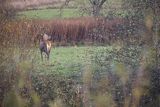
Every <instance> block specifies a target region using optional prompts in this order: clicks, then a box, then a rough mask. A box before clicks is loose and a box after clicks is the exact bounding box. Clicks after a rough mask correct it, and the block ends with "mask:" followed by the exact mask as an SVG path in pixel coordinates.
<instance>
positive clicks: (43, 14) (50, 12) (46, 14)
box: [17, 8, 82, 19]
mask: <svg viewBox="0 0 160 107" xmlns="http://www.w3.org/2000/svg"><path fill="white" fill-rule="evenodd" d="M17 15H18V17H20V18H21V17H22V18H23V17H25V18H29V19H30V18H31V19H53V18H73V17H80V16H82V15H81V14H80V13H79V11H78V9H75V8H65V9H62V10H60V9H39V10H26V11H21V12H18V14H17Z"/></svg>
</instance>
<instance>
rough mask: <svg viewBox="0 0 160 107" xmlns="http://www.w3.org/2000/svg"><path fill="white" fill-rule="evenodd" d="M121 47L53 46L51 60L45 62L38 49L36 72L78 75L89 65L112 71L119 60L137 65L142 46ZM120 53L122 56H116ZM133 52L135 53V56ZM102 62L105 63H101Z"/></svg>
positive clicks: (94, 70) (95, 69)
mask: <svg viewBox="0 0 160 107" xmlns="http://www.w3.org/2000/svg"><path fill="white" fill-rule="evenodd" d="M120 48H122V47H120V46H106V47H104V46H98V47H96V46H82V47H56V48H52V51H51V55H50V60H49V61H47V59H46V58H45V59H44V61H43V62H42V60H41V57H40V52H39V51H38V53H37V56H38V57H37V61H36V63H35V68H36V73H38V74H42V75H44V74H45V75H48V74H58V75H64V76H69V75H74V74H75V75H77V74H81V73H82V72H83V71H85V70H86V69H85V68H86V66H89V67H90V69H91V70H92V72H103V71H104V72H106V71H110V70H111V66H113V64H114V63H116V62H117V61H118V62H122V63H124V64H125V65H126V67H127V66H128V67H129V66H130V67H131V66H132V67H131V69H132V68H134V67H135V66H137V65H138V57H139V54H138V53H139V50H140V48H139V47H128V48H124V49H125V50H124V49H122V50H119V49H120ZM136 50H137V51H136ZM119 53H120V56H116V55H117V54H119ZM130 53H131V54H130ZM132 54H134V56H133V55H132ZM123 56H128V57H123ZM101 63H102V64H103V65H101ZM128 64H129V65H128Z"/></svg>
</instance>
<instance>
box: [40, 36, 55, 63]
mask: <svg viewBox="0 0 160 107" xmlns="http://www.w3.org/2000/svg"><path fill="white" fill-rule="evenodd" d="M51 46H52V44H51V37H49V36H48V35H46V34H45V35H43V37H42V38H41V39H40V44H39V49H40V52H41V59H42V60H43V52H44V53H45V54H46V55H47V59H48V60H49V55H50V51H51Z"/></svg>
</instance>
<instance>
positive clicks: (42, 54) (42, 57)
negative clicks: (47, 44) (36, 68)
mask: <svg viewBox="0 0 160 107" xmlns="http://www.w3.org/2000/svg"><path fill="white" fill-rule="evenodd" d="M41 59H42V61H43V54H42V51H41Z"/></svg>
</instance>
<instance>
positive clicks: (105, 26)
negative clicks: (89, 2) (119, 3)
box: [10, 17, 135, 45]
mask: <svg viewBox="0 0 160 107" xmlns="http://www.w3.org/2000/svg"><path fill="white" fill-rule="evenodd" d="M127 22H128V21H127V20H124V19H120V18H119V19H118V18H116V19H112V20H106V19H103V18H96V19H95V18H91V17H86V18H72V19H55V20H25V21H24V20H22V21H20V20H18V21H15V22H11V23H10V28H11V29H12V31H11V32H13V33H14V32H15V31H16V30H23V29H24V28H25V29H26V31H27V32H28V35H30V36H32V40H34V41H37V40H38V38H39V34H41V33H47V34H49V35H51V36H52V39H53V41H54V42H55V43H58V45H67V44H72V45H76V44H79V43H80V44H85V43H107V44H110V43H111V41H113V42H114V41H117V40H125V39H128V38H129V37H130V36H129V35H131V33H134V31H128V29H129V28H128V23H127ZM133 27H135V26H133ZM124 32H125V33H124ZM134 39H135V38H134Z"/></svg>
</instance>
